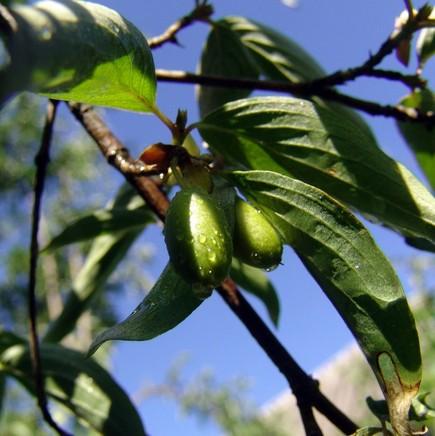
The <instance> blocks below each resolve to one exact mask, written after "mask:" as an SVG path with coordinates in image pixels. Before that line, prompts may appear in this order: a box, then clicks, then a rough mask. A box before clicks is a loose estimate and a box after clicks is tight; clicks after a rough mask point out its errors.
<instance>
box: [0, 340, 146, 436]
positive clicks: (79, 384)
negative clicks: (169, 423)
mask: <svg viewBox="0 0 435 436" xmlns="http://www.w3.org/2000/svg"><path fill="white" fill-rule="evenodd" d="M40 351H41V363H42V366H43V368H44V374H45V384H46V392H47V395H48V396H49V397H50V398H52V399H54V400H55V401H57V402H60V403H62V404H63V405H64V406H66V407H67V408H68V409H69V410H70V411H71V412H72V413H73V414H74V415H75V417H76V418H78V419H80V421H81V422H83V423H85V424H86V425H87V426H89V427H91V428H92V429H94V430H96V431H98V432H99V433H101V434H104V435H107V436H110V435H112V436H115V435H120V434H131V435H145V430H144V427H143V424H142V422H141V419H140V417H139V414H138V413H137V411H136V409H135V407H134V406H133V404H132V402H131V401H130V399H129V398H128V396H127V394H126V393H125V392H124V391H123V390H122V388H121V387H120V386H119V385H118V384H117V383H116V382H115V381H114V380H113V378H112V377H111V376H110V374H109V373H108V372H107V371H106V370H105V369H104V368H103V367H101V366H100V365H99V364H97V363H96V362H95V361H94V360H92V359H86V358H85V357H84V356H83V355H82V354H81V353H79V352H77V351H73V350H70V349H68V348H65V347H62V346H60V345H54V344H42V345H41V349H40ZM0 361H1V363H2V366H1V371H3V372H5V373H6V374H8V375H11V376H12V377H14V378H16V379H17V380H18V381H19V382H21V383H22V384H23V385H24V386H25V387H26V388H27V389H28V390H29V391H30V392H31V393H33V394H34V383H33V371H32V364H31V360H30V353H29V349H28V347H27V346H24V345H16V346H13V347H11V348H9V349H7V350H6V351H5V352H3V353H2V355H1V356H0Z"/></svg>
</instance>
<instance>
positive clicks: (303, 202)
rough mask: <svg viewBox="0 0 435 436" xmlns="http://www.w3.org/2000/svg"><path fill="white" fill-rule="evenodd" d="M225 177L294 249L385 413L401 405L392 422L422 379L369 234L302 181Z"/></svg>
mask: <svg viewBox="0 0 435 436" xmlns="http://www.w3.org/2000/svg"><path fill="white" fill-rule="evenodd" d="M228 177H229V178H230V179H231V180H232V181H233V182H234V183H235V184H236V186H237V187H238V188H239V189H240V190H241V191H242V193H243V194H244V195H245V196H246V197H247V198H248V199H249V200H250V201H251V202H252V203H253V204H254V205H255V206H256V207H258V208H259V209H261V210H262V211H263V212H264V214H265V215H266V216H267V217H268V219H269V220H270V222H271V223H272V224H273V225H274V226H275V228H276V229H277V230H278V231H279V232H280V234H281V236H282V238H283V241H284V242H285V243H286V244H288V245H290V246H292V247H293V248H294V249H295V251H296V252H297V254H298V255H299V257H300V258H301V260H302V261H303V263H304V265H305V266H306V267H307V269H308V270H309V271H310V273H311V274H312V276H313V277H314V279H315V280H316V281H317V282H318V284H319V285H320V287H321V288H322V290H323V291H324V292H325V294H326V295H327V296H328V298H329V299H330V300H331V302H332V303H333V304H334V306H335V307H336V309H337V310H338V312H339V313H340V315H341V316H342V318H343V319H344V321H345V322H346V324H347V325H348V327H349V328H350V330H351V331H352V333H353V334H354V336H355V338H356V339H357V341H358V343H359V345H360V347H361V349H362V350H363V352H364V354H365V356H366V358H367V360H368V362H369V363H370V365H371V367H372V370H373V372H374V373H375V375H376V376H377V378H378V381H379V384H380V385H381V387H382V389H383V391H384V394H385V395H386V399H387V401H388V403H389V405H390V407H391V409H390V413H391V410H396V409H400V410H399V412H400V413H399V415H400V414H401V415H400V416H398V417H397V416H395V417H392V420H393V421H394V419H396V420H400V419H401V418H403V411H406V413H407V410H408V409H409V405H410V404H411V399H412V397H413V396H414V395H415V394H416V392H417V391H418V386H419V384H420V379H421V356H420V348H419V341H418V336H417V330H416V327H415V321H414V318H413V316H412V313H411V311H410V309H409V306H408V303H407V300H406V297H405V294H404V292H403V290H402V287H401V284H400V282H399V280H398V278H397V276H396V274H395V272H394V270H393V268H392V267H391V265H390V263H389V262H388V260H387V259H386V258H385V257H384V255H383V254H382V252H381V251H380V250H379V248H378V247H377V246H376V244H375V242H374V241H373V239H372V238H371V236H370V234H369V232H368V231H367V230H366V229H365V228H364V226H363V225H362V224H361V223H360V222H359V221H358V220H357V219H356V218H355V217H354V216H353V215H352V214H351V213H350V212H349V211H348V210H347V209H345V208H344V207H343V206H342V205H340V203H338V202H336V201H334V200H333V199H332V198H331V197H329V196H328V195H327V194H325V193H324V192H322V191H320V190H319V189H317V188H315V187H313V186H310V185H307V184H305V183H303V182H301V181H298V180H294V179H291V178H289V177H286V176H283V175H280V174H276V173H273V172H269V171H249V172H235V173H233V174H231V175H229V176H228ZM406 407H408V409H407V408H406ZM405 418H406V416H405Z"/></svg>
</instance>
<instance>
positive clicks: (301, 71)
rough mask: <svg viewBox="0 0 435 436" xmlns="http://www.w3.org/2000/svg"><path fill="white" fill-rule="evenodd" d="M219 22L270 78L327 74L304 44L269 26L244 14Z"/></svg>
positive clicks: (300, 78)
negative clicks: (236, 38) (235, 37)
mask: <svg viewBox="0 0 435 436" xmlns="http://www.w3.org/2000/svg"><path fill="white" fill-rule="evenodd" d="M220 23H222V25H225V26H226V27H227V28H228V29H231V31H232V32H233V33H234V34H236V35H237V37H238V38H239V39H240V41H241V42H242V44H243V45H244V46H245V47H246V48H248V49H249V51H250V53H251V55H252V56H253V58H254V59H255V62H256V63H257V65H258V66H259V69H260V71H261V73H262V74H264V75H265V76H266V77H268V78H270V79H276V80H288V81H291V82H303V81H306V80H313V79H317V78H319V77H322V76H324V75H325V74H326V73H325V71H324V70H323V69H322V67H321V66H320V65H319V64H318V63H317V62H316V61H315V60H314V58H312V57H311V56H310V55H309V54H308V53H307V52H306V51H305V50H304V49H303V48H302V47H300V46H299V45H298V44H296V43H295V42H294V41H292V40H291V39H290V38H288V37H287V36H285V35H283V34H281V33H279V32H277V31H275V30H274V29H272V28H270V27H268V26H265V25H263V24H260V23H258V22H256V21H254V20H249V19H247V18H245V17H226V18H224V19H222V20H221V21H220ZM232 100H235V98H233V99H232Z"/></svg>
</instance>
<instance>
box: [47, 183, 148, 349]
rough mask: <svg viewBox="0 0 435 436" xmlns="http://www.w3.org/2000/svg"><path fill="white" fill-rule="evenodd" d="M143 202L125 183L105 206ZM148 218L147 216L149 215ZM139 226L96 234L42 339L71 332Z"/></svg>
mask: <svg viewBox="0 0 435 436" xmlns="http://www.w3.org/2000/svg"><path fill="white" fill-rule="evenodd" d="M141 205H143V200H142V199H141V198H140V197H139V196H138V195H137V194H136V191H135V190H134V189H133V188H132V187H131V185H129V184H128V183H124V184H123V185H121V188H120V189H119V191H118V193H117V195H116V197H115V198H114V199H113V200H112V201H111V202H110V203H109V204H108V206H107V208H106V210H107V211H108V212H109V213H110V212H111V211H113V210H115V211H116V210H128V209H130V208H133V209H135V208H137V207H140V206H141ZM148 219H149V216H148ZM141 231H142V227H136V228H132V229H129V230H124V231H118V232H114V233H108V234H104V233H103V234H102V235H100V236H98V237H97V238H96V239H95V240H94V242H93V243H92V245H91V248H90V250H89V253H88V256H87V258H86V261H85V263H84V265H83V267H82V269H81V270H80V271H79V273H78V275H77V277H76V278H75V280H74V283H73V286H72V289H71V291H70V292H69V294H68V295H67V298H66V301H65V304H64V307H63V311H62V313H61V314H60V316H59V318H58V319H56V320H55V321H54V322H53V323H52V324H51V325H50V326H49V328H48V331H47V333H46V336H45V338H44V340H45V341H48V342H56V341H60V340H61V339H62V338H63V337H64V336H65V335H67V334H68V333H70V332H71V331H72V330H73V329H74V327H75V324H76V322H77V320H78V318H79V317H80V315H81V314H82V313H83V312H84V311H85V310H86V309H87V308H88V307H89V304H90V303H91V301H92V299H93V298H95V296H96V295H98V294H99V292H100V291H101V290H102V289H103V287H104V285H105V284H106V282H107V280H108V278H109V277H110V275H111V274H112V272H113V271H114V270H115V268H116V267H117V265H118V264H119V263H120V262H121V261H122V259H123V258H124V257H125V255H126V254H127V252H128V250H129V249H130V247H131V245H132V244H133V242H134V241H135V240H136V239H137V237H138V236H139V235H140V233H141Z"/></svg>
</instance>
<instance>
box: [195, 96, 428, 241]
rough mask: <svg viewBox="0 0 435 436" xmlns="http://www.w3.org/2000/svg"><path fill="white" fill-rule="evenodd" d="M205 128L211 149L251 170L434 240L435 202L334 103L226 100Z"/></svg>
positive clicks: (202, 128) (208, 118) (283, 99)
mask: <svg viewBox="0 0 435 436" xmlns="http://www.w3.org/2000/svg"><path fill="white" fill-rule="evenodd" d="M198 127H199V130H200V132H201V135H202V136H203V138H204V139H205V140H206V141H207V142H208V144H209V145H210V148H211V149H212V150H213V151H214V152H216V153H219V154H221V155H223V156H224V157H225V158H226V159H227V161H229V162H232V163H233V164H236V165H238V166H239V167H240V166H241V167H244V168H247V169H258V170H271V171H275V172H278V173H281V174H286V175H290V176H292V177H296V178H298V179H301V180H303V181H305V182H307V183H310V184H312V185H314V186H317V187H318V188H320V189H322V190H324V191H325V192H327V193H328V194H331V195H333V196H334V197H336V198H337V199H339V200H340V201H342V202H345V203H347V204H349V205H350V206H352V207H353V208H355V209H357V210H359V211H360V212H361V213H363V214H364V215H365V216H366V217H367V218H369V219H372V220H373V221H375V222H376V221H378V222H379V221H380V222H382V223H383V224H385V225H387V226H389V227H391V228H393V229H394V230H396V231H399V232H400V233H402V234H404V235H406V236H415V237H421V238H425V239H427V240H429V241H435V199H434V198H433V196H432V195H431V194H430V193H429V192H428V191H427V190H426V189H425V188H424V186H423V185H422V184H421V183H420V182H419V181H418V179H416V178H415V177H414V176H413V175H412V174H411V173H410V172H409V171H408V170H407V169H406V168H405V167H404V166H402V165H401V164H399V163H397V162H396V161H394V160H393V159H391V158H390V157H388V156H387V155H386V154H385V153H383V152H382V151H381V150H380V149H379V148H377V146H376V143H375V142H374V139H373V137H372V136H371V135H370V134H368V132H367V131H366V130H365V129H363V128H362V127H360V125H359V123H352V122H351V119H350V118H347V119H343V118H342V117H341V114H340V113H339V112H336V111H332V110H331V109H330V108H329V107H324V106H322V105H319V104H315V103H311V102H309V101H306V100H301V99H295V98H289V97H257V98H249V99H245V100H238V101H236V102H231V103H227V104H225V105H224V106H222V107H221V108H220V109H218V110H217V111H215V112H213V113H211V114H209V115H208V116H206V117H205V118H204V119H203V120H202V121H201V123H200V124H199V126H198Z"/></svg>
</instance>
